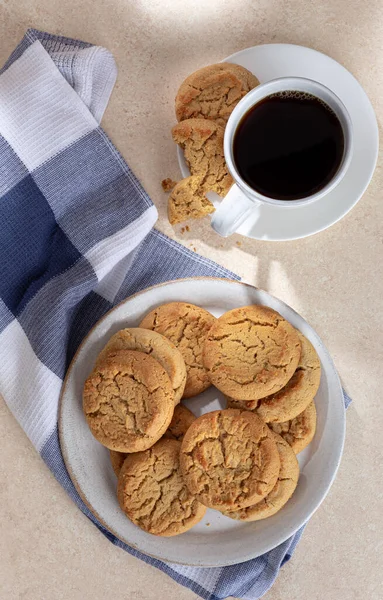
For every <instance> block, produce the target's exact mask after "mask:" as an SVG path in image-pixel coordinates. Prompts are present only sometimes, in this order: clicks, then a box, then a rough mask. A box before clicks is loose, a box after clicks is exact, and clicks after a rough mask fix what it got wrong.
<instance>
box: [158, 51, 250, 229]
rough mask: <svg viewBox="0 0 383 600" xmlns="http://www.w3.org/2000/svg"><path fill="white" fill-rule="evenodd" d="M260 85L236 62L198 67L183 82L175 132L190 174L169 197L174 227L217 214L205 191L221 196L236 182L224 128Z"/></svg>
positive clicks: (167, 187)
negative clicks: (229, 166)
mask: <svg viewBox="0 0 383 600" xmlns="http://www.w3.org/2000/svg"><path fill="white" fill-rule="evenodd" d="M258 84H259V81H258V79H257V78H256V77H255V76H254V75H253V74H252V73H250V71H248V70H247V69H245V68H244V67H241V66H240V65H236V64H232V63H219V64H216V65H210V66H208V67H204V68H203V69H199V70H198V71H196V72H195V73H192V75H190V76H189V77H187V78H186V79H185V81H184V82H183V83H182V84H181V86H180V88H179V90H178V93H177V96H176V102H175V104H176V117H177V120H178V124H177V125H175V126H174V127H173V129H172V136H173V139H174V141H175V142H176V143H177V144H179V145H180V146H181V148H182V149H183V151H184V155H185V160H186V163H187V165H188V167H189V169H190V173H191V175H190V177H186V178H185V179H183V180H182V181H180V182H179V183H177V184H175V187H174V189H173V191H172V192H171V194H170V196H169V200H168V217H169V221H170V223H171V224H172V225H174V224H176V223H181V222H183V221H186V220H187V219H198V218H201V217H203V216H205V215H207V214H210V213H212V212H214V206H213V204H212V203H211V202H210V201H209V200H208V198H207V197H206V196H205V194H206V192H216V193H217V194H218V195H219V196H221V197H223V196H225V195H226V194H227V192H228V191H229V189H230V187H231V185H232V183H233V180H232V177H231V175H230V174H229V172H228V170H227V166H226V163H225V158H224V152H223V138H224V132H225V126H226V123H227V120H228V118H229V116H230V114H231V112H232V111H233V109H234V108H235V106H236V105H237V104H238V102H239V101H240V100H241V99H242V98H243V96H245V94H247V93H248V92H249V91H250V90H251V89H253V88H254V87H256V86H257V85H258ZM172 183H173V182H171V180H169V179H166V180H164V181H163V188H164V190H165V191H170V190H171V189H172V187H173V185H172Z"/></svg>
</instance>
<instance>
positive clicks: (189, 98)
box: [176, 63, 259, 125]
mask: <svg viewBox="0 0 383 600" xmlns="http://www.w3.org/2000/svg"><path fill="white" fill-rule="evenodd" d="M258 84H259V81H258V79H257V78H256V77H255V76H254V75H253V74H252V73H250V71H248V70H247V69H245V68H244V67H241V66H240V65H236V64H233V63H218V64H216V65H209V66H207V67H203V68H202V69H199V70H198V71H195V73H192V74H191V75H189V77H187V78H186V79H185V81H183V83H181V86H180V88H179V90H178V92H177V96H176V117H177V120H178V121H184V120H185V119H190V118H194V117H203V118H205V119H215V120H218V121H219V122H220V123H221V124H222V125H225V123H226V121H227V120H228V118H229V116H230V114H231V112H232V111H233V109H234V107H235V106H236V105H237V104H238V102H239V101H240V100H241V98H243V96H245V94H247V92H249V91H250V90H252V89H253V88H254V87H256V86H257V85H258Z"/></svg>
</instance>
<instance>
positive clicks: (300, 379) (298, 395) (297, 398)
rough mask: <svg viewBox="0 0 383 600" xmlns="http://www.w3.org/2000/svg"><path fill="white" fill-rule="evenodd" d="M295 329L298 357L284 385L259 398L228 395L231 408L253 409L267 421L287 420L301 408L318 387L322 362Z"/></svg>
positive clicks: (279, 421) (303, 407)
mask: <svg viewBox="0 0 383 600" xmlns="http://www.w3.org/2000/svg"><path fill="white" fill-rule="evenodd" d="M297 333H298V337H299V339H300V342H301V348H302V350H301V357H300V359H299V363H298V366H297V368H296V370H295V373H294V375H293V376H292V377H291V379H289V381H288V382H287V383H286V385H285V386H284V387H283V388H282V389H281V390H279V392H276V393H275V394H271V395H270V396H266V398H261V399H258V400H248V401H245V402H241V401H239V402H235V401H232V400H231V399H230V398H228V401H229V402H228V406H229V407H230V408H246V409H247V410H253V411H254V412H256V413H257V414H258V415H259V416H260V417H261V418H262V419H263V420H264V421H265V422H266V423H270V422H276V423H281V422H284V421H289V420H291V419H294V418H295V417H296V416H297V415H299V414H300V413H301V412H302V411H304V409H305V408H306V407H307V406H308V405H309V404H310V402H311V401H312V399H313V398H314V396H315V394H316V393H317V391H318V387H319V383H320V373H321V366H320V360H319V357H318V355H317V353H316V352H315V349H314V347H313V345H312V344H311V343H310V342H309V341H308V339H307V338H305V336H304V335H302V334H301V333H300V331H297Z"/></svg>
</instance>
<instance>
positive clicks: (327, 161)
mask: <svg viewBox="0 0 383 600" xmlns="http://www.w3.org/2000/svg"><path fill="white" fill-rule="evenodd" d="M343 150H344V136H343V130H342V126H341V124H340V122H339V120H338V118H337V116H336V115H335V113H334V112H333V111H332V110H331V108H330V107H329V106H328V105H327V104H325V103H324V102H322V100H319V99H318V98H316V97H315V96H311V95H310V94H306V93H304V92H295V91H291V92H290V91H288V92H280V93H278V94H273V95H271V96H268V97H267V98H265V99H264V100H262V101H261V102H259V103H258V104H256V105H255V106H253V107H252V108H251V109H250V110H249V111H248V112H247V113H246V114H245V116H244V117H243V118H242V120H241V122H240V123H239V125H238V128H237V131H236V133H235V136H234V144H233V152H234V161H235V164H236V167H237V169H238V172H239V174H240V175H241V177H242V178H243V179H244V180H245V181H246V183H247V184H248V185H249V186H250V187H251V188H253V189H254V190H255V191H257V192H260V193H261V194H263V195H264V196H268V197H269V198H275V199H278V200H298V199H299V198H305V197H307V196H311V195H312V194H314V193H315V192H318V191H319V190H321V189H322V188H323V187H324V186H325V185H326V184H327V183H328V182H329V181H331V179H332V178H333V176H334V175H335V173H336V172H337V170H338V168H339V165H340V163H341V160H342V157H343Z"/></svg>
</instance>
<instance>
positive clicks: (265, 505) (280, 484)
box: [224, 434, 299, 521]
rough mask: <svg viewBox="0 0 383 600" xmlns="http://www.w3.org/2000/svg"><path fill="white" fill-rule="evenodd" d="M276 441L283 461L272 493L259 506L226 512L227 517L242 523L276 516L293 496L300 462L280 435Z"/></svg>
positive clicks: (276, 437) (275, 435) (275, 437)
mask: <svg viewBox="0 0 383 600" xmlns="http://www.w3.org/2000/svg"><path fill="white" fill-rule="evenodd" d="M274 439H275V442H276V444H277V448H278V452H279V459H280V461H281V468H280V471H279V475H278V479H277V483H276V484H275V486H274V487H273V489H272V490H271V492H270V493H269V494H267V496H265V498H263V500H261V501H260V502H258V503H257V504H254V505H253V506H248V507H246V508H242V509H241V510H239V511H233V512H225V513H224V514H225V515H226V516H228V517H231V518H232V519H239V520H240V521H259V520H260V519H266V518H267V517H272V516H273V515H275V513H277V512H278V511H279V510H280V509H281V508H282V507H283V506H284V505H285V504H286V502H287V501H288V500H289V499H290V498H291V496H292V495H293V493H294V490H295V488H296V487H297V484H298V478H299V464H298V461H297V459H296V456H295V454H294V452H293V450H292V448H291V446H289V444H288V443H287V442H285V440H284V439H283V438H282V437H281V436H280V435H277V434H274Z"/></svg>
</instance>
